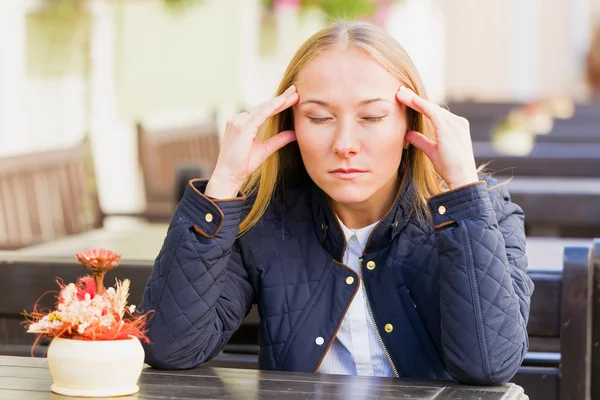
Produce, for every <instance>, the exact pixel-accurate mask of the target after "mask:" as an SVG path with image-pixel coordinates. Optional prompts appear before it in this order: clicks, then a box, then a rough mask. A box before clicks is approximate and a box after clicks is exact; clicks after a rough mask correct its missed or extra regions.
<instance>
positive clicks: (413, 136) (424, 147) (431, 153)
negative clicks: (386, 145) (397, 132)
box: [404, 131, 437, 160]
mask: <svg viewBox="0 0 600 400" xmlns="http://www.w3.org/2000/svg"><path fill="white" fill-rule="evenodd" d="M404 140H406V141H407V142H409V143H410V144H412V145H413V146H415V147H416V148H417V149H419V150H421V151H422V152H423V153H425V155H426V156H427V157H428V158H429V159H430V160H433V159H434V158H435V153H436V152H437V143H435V142H434V141H433V140H431V139H429V138H428V137H426V136H425V135H423V134H422V133H421V132H417V131H408V132H406V135H405V136H404Z"/></svg>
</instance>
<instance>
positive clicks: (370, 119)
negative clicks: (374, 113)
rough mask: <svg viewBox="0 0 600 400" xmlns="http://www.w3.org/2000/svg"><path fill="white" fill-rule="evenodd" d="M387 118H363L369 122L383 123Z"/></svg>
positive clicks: (383, 116)
mask: <svg viewBox="0 0 600 400" xmlns="http://www.w3.org/2000/svg"><path fill="white" fill-rule="evenodd" d="M385 117H387V115H382V116H381V117H363V118H362V119H363V120H365V121H367V122H381V121H383V119H384V118H385Z"/></svg>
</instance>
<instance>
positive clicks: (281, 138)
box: [261, 131, 296, 163]
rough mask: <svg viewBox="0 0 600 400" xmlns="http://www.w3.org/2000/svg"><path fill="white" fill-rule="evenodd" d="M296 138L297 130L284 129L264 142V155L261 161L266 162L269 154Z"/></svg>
mask: <svg viewBox="0 0 600 400" xmlns="http://www.w3.org/2000/svg"><path fill="white" fill-rule="evenodd" d="M295 140H296V132H294V131H283V132H279V133H278V134H277V135H275V136H273V137H272V138H269V139H267V140H265V141H264V142H262V146H263V149H264V157H263V160H261V163H262V162H264V161H265V160H266V159H267V158H269V156H271V155H272V154H273V153H275V152H276V151H277V150H279V149H281V148H282V147H284V146H285V145H287V144H289V143H291V142H293V141H295Z"/></svg>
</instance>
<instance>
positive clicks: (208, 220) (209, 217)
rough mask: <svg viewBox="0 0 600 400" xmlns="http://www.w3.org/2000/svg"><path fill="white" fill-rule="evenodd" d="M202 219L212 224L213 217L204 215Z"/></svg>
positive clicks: (208, 214)
mask: <svg viewBox="0 0 600 400" xmlns="http://www.w3.org/2000/svg"><path fill="white" fill-rule="evenodd" d="M204 219H205V220H206V222H212V221H213V215H212V214H211V213H206V215H205V216H204Z"/></svg>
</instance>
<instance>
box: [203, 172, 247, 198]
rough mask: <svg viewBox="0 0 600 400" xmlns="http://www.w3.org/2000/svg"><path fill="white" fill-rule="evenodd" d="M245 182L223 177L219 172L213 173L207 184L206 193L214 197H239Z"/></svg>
mask: <svg viewBox="0 0 600 400" xmlns="http://www.w3.org/2000/svg"><path fill="white" fill-rule="evenodd" d="M242 184H243V182H238V181H233V180H232V179H226V178H223V176H222V175H220V174H218V173H216V174H215V173H213V175H212V176H211V177H210V180H209V181H208V184H207V185H206V190H205V191H204V194H205V195H206V196H208V197H212V198H213V199H231V198H234V197H237V195H238V193H239V192H240V189H241V187H242Z"/></svg>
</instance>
